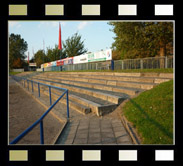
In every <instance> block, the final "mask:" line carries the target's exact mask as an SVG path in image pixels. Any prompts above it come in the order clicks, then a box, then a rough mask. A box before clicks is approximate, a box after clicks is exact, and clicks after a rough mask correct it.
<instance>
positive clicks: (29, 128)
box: [10, 76, 69, 144]
mask: <svg viewBox="0 0 183 166" xmlns="http://www.w3.org/2000/svg"><path fill="white" fill-rule="evenodd" d="M12 77H13V78H14V79H15V80H16V81H21V80H24V82H23V86H24V88H25V81H27V89H28V90H29V82H31V84H32V92H34V88H33V84H34V83H36V84H38V94H39V97H40V85H44V86H48V87H49V99H50V105H51V106H50V108H49V109H48V110H47V111H46V112H45V113H44V114H43V115H42V116H41V117H40V118H39V119H38V120H37V121H36V122H34V123H33V124H32V125H31V126H30V127H28V128H27V129H26V130H25V131H23V132H22V133H21V134H20V135H19V136H17V137H16V138H15V139H14V140H13V141H11V142H10V144H16V143H17V142H18V141H20V140H21V139H22V138H23V137H24V136H25V135H26V134H28V133H29V132H30V131H31V130H32V129H34V127H36V126H37V125H38V124H40V142H41V144H44V130H43V129H44V128H43V119H44V118H45V117H46V115H47V114H48V113H49V112H50V111H51V110H52V108H53V107H54V106H55V105H56V104H57V103H58V102H59V100H60V99H61V98H62V97H63V96H64V95H65V94H66V101H67V119H69V96H68V89H65V88H60V87H56V86H52V85H47V84H44V83H40V82H37V81H33V80H29V79H27V78H22V77H17V76H12ZM51 88H55V89H59V90H64V92H63V93H62V95H61V96H60V97H59V98H58V99H57V100H56V101H55V102H54V103H53V104H52V99H51Z"/></svg>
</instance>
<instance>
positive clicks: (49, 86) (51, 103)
mask: <svg viewBox="0 0 183 166" xmlns="http://www.w3.org/2000/svg"><path fill="white" fill-rule="evenodd" d="M49 95H50V105H51V104H52V102H51V86H49Z"/></svg>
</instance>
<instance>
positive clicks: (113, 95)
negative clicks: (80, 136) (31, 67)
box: [32, 78, 129, 104]
mask: <svg viewBox="0 0 183 166" xmlns="http://www.w3.org/2000/svg"><path fill="white" fill-rule="evenodd" d="M32 79H33V80H36V81H39V82H42V83H46V84H48V85H54V86H57V87H62V88H67V89H69V90H70V91H73V92H77V93H81V94H86V95H89V96H93V97H96V98H99V99H103V100H107V101H109V102H111V103H114V104H119V103H121V102H122V101H123V100H125V99H126V98H129V95H127V94H125V93H119V92H112V91H104V90H99V89H92V88H86V87H80V86H75V85H72V86H71V85H67V84H63V83H56V82H54V81H49V80H43V79H36V78H32Z"/></svg>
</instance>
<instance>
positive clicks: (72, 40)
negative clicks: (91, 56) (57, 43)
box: [63, 33, 87, 57]
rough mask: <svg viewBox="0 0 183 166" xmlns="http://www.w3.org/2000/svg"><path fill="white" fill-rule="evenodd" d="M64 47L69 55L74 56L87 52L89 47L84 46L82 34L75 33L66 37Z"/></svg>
mask: <svg viewBox="0 0 183 166" xmlns="http://www.w3.org/2000/svg"><path fill="white" fill-rule="evenodd" d="M63 48H64V50H65V53H66V55H67V56H68V57H73V56H77V55H81V54H84V53H86V52H87V49H85V47H84V41H81V35H79V34H78V33H75V34H74V35H73V36H71V37H69V38H68V39H66V41H65V42H63Z"/></svg>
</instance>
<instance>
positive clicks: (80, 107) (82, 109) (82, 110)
mask: <svg viewBox="0 0 183 166" xmlns="http://www.w3.org/2000/svg"><path fill="white" fill-rule="evenodd" d="M25 87H26V88H27V82H25ZM31 88H32V87H31V86H30V85H29V90H30V91H31ZM33 89H34V91H36V92H38V85H37V84H33ZM40 92H41V94H42V93H43V94H44V95H47V96H49V91H48V87H45V86H41V85H40ZM54 92H55V91H54V90H53V89H52V93H51V98H52V100H57V99H58V98H59V96H60V95H61V94H62V93H63V91H58V93H54ZM59 102H61V103H62V104H65V105H67V100H66V97H65V95H64V97H63V99H61V100H60V101H59ZM52 103H53V102H52ZM69 107H70V108H72V109H74V110H76V111H78V112H79V113H81V114H84V115H85V114H87V113H90V112H91V108H89V107H86V106H85V105H83V104H81V103H77V102H75V101H73V100H72V98H70V96H69Z"/></svg>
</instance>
